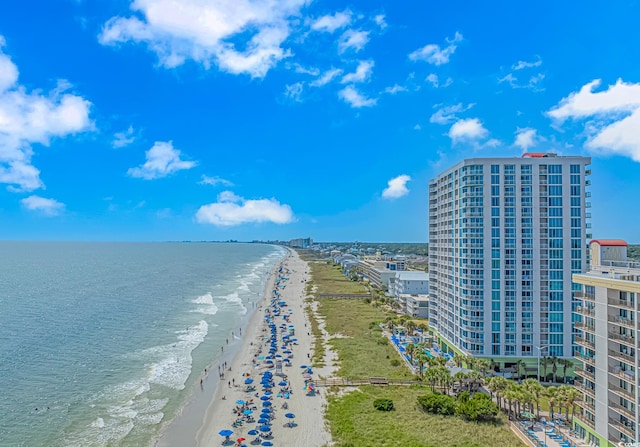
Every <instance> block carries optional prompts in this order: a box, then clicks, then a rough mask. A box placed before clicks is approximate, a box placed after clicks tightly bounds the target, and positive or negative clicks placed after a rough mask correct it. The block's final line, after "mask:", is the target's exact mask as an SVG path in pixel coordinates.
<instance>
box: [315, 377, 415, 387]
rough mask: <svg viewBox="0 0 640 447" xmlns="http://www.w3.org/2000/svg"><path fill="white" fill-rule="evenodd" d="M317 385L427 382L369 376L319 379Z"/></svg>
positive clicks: (396, 384)
mask: <svg viewBox="0 0 640 447" xmlns="http://www.w3.org/2000/svg"><path fill="white" fill-rule="evenodd" d="M315 383H316V386H319V387H320V386H321V387H330V386H360V385H380V386H387V385H395V386H411V385H422V386H426V385H427V384H426V383H425V382H421V381H419V380H402V379H387V378H386V377H369V378H368V379H343V378H333V379H322V380H317V381H316V382H315Z"/></svg>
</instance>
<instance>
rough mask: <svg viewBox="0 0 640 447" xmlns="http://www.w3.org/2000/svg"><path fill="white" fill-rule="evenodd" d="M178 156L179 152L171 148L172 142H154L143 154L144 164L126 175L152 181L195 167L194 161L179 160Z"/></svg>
mask: <svg viewBox="0 0 640 447" xmlns="http://www.w3.org/2000/svg"><path fill="white" fill-rule="evenodd" d="M180 155H181V154H180V151H179V150H178V149H175V148H174V147H173V142H171V141H156V142H155V143H154V145H153V147H152V148H151V149H149V150H148V151H146V152H145V156H146V161H145V162H144V164H143V165H141V166H138V167H136V168H130V169H129V170H128V171H127V174H129V175H130V176H131V177H137V178H143V179H145V180H153V179H157V178H162V177H166V176H168V175H170V174H173V173H174V172H178V171H182V170H184V169H191V168H193V167H194V166H196V164H197V163H196V162H195V161H185V160H180Z"/></svg>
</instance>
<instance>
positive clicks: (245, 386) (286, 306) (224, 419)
mask: <svg viewBox="0 0 640 447" xmlns="http://www.w3.org/2000/svg"><path fill="white" fill-rule="evenodd" d="M308 272H309V267H308V265H307V263H306V262H304V261H303V260H301V259H300V258H299V256H298V254H297V253H296V252H295V251H290V252H289V253H288V254H287V256H286V257H285V258H284V259H283V260H282V262H281V263H280V264H278V265H277V266H276V268H275V269H274V272H272V274H271V276H270V278H269V280H268V282H267V286H266V291H265V297H264V298H263V299H262V300H260V302H259V304H258V306H259V307H258V308H257V309H256V310H255V312H254V313H253V315H252V316H251V318H250V320H249V322H248V323H247V325H246V326H245V328H244V333H243V334H235V335H236V337H238V336H239V337H240V338H241V342H242V346H241V347H240V349H239V351H238V352H237V354H236V355H235V356H233V357H231V355H230V354H228V355H223V356H221V357H220V358H219V359H218V360H217V362H216V365H220V363H221V364H222V365H221V368H220V369H218V366H216V365H212V366H211V367H210V370H209V371H208V373H207V375H206V376H204V377H203V382H202V387H201V388H202V390H201V391H202V394H203V395H205V396H207V399H210V401H209V402H208V405H206V410H204V408H205V401H204V397H200V403H199V404H198V399H196V402H195V403H193V404H192V405H191V408H189V409H188V411H189V414H188V415H187V416H188V417H187V418H181V419H182V421H181V422H180V421H177V422H174V423H172V425H171V426H170V427H169V429H168V430H167V433H165V436H163V438H162V439H160V440H159V441H158V443H157V445H158V446H160V447H162V446H169V445H177V444H176V442H178V439H180V438H182V440H183V441H186V444H184V445H192V444H193V440H192V439H184V438H185V437H192V436H193V428H187V427H189V426H193V424H194V422H196V421H195V420H194V418H199V427H200V428H199V429H198V430H197V435H196V439H195V445H197V446H215V445H229V446H231V445H246V446H247V447H249V446H251V445H265V446H269V445H273V446H294V445H295V446H309V447H316V446H317V447H321V446H325V445H330V443H331V436H330V434H329V433H328V431H327V429H326V427H325V423H324V408H325V406H326V396H325V395H324V393H320V392H319V391H318V390H317V389H315V388H314V387H313V380H315V379H317V378H318V372H319V371H315V370H313V369H312V368H310V364H309V362H310V360H309V356H310V355H311V353H312V352H311V349H312V335H310V333H309V327H308V326H309V324H308V322H307V319H306V315H305V312H304V298H305V288H306V282H307V280H308V279H309V276H308V275H309V273H308ZM274 341H276V342H275V343H274ZM274 348H275V350H274ZM270 350H271V352H270ZM303 366H305V368H303ZM221 374H223V376H221ZM267 382H270V383H269V385H271V386H272V388H271V387H270V388H265V387H264V384H265V383H267ZM310 383H311V386H310V385H309V384H310ZM213 387H215V391H214V392H213V394H211V392H209V393H206V392H205V388H210V391H213V390H212V389H211V388H213ZM312 389H313V390H312ZM264 409H267V410H266V411H264ZM203 411H204V418H202V412H203ZM198 415H199V416H198ZM185 419H187V420H186V421H185ZM259 421H262V422H259ZM265 421H267V422H265ZM267 428H268V430H267ZM224 430H230V431H231V432H232V433H231V434H230V435H229V436H228V437H226V436H223V435H221V434H220V433H221V432H222V433H223V434H224V433H225V432H224ZM227 433H228V432H227ZM238 438H240V439H241V441H240V442H239V443H238V441H237V440H238ZM243 438H244V440H242V439H243Z"/></svg>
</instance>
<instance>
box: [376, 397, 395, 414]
mask: <svg viewBox="0 0 640 447" xmlns="http://www.w3.org/2000/svg"><path fill="white" fill-rule="evenodd" d="M373 408H375V409H376V410H379V411H393V409H394V408H393V401H392V400H391V399H376V400H374V401H373Z"/></svg>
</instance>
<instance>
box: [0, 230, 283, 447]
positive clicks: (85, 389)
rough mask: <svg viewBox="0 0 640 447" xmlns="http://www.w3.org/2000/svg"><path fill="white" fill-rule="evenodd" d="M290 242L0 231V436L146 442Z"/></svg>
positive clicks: (62, 442) (248, 307)
mask: <svg viewBox="0 0 640 447" xmlns="http://www.w3.org/2000/svg"><path fill="white" fill-rule="evenodd" d="M283 255H284V249H283V248H282V247H274V246H268V245H259V244H207V243H200V244H198V243H140V244H135V243H119V244H118V243H45V242H0V310H1V311H0V383H1V384H2V399H0V445H2V446H41V445H42V446H44V445H46V446H52V447H56V446H107V445H109V446H144V445H149V444H150V443H151V442H152V440H153V439H155V437H157V435H158V432H159V430H160V429H161V427H162V425H163V424H164V423H166V421H168V420H170V419H172V418H173V417H174V416H175V414H176V412H177V411H178V410H179V409H180V408H181V407H182V406H183V405H184V403H185V400H186V399H187V397H188V395H189V393H190V392H191V391H192V390H193V388H194V386H195V384H196V381H197V380H198V377H199V375H200V374H201V372H202V370H203V369H204V367H205V366H207V365H208V364H209V363H210V362H211V361H212V360H214V359H215V358H216V357H217V356H218V355H219V353H220V347H221V346H223V345H225V344H226V339H227V338H229V337H230V336H231V331H233V330H234V329H235V328H237V327H238V326H239V324H240V322H241V320H242V318H243V316H244V315H245V314H246V313H247V312H250V311H252V309H253V303H255V302H256V301H257V300H258V299H259V297H260V296H261V294H262V292H263V288H264V285H265V283H266V278H267V276H268V273H269V272H270V270H271V268H272V266H273V265H274V264H275V263H276V262H277V261H278V260H279V259H281V258H282V256H283Z"/></svg>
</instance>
